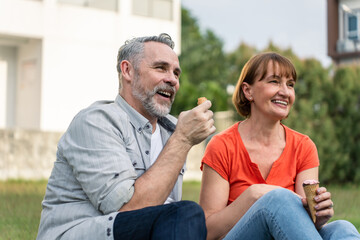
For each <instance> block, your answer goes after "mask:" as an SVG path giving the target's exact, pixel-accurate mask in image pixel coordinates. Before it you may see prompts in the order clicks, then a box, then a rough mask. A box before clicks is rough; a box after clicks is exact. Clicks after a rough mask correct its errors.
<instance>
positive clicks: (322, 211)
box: [302, 187, 334, 229]
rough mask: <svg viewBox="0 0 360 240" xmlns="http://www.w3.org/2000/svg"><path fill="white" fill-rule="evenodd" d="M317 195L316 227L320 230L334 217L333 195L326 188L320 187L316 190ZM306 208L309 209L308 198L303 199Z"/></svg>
mask: <svg viewBox="0 0 360 240" xmlns="http://www.w3.org/2000/svg"><path fill="white" fill-rule="evenodd" d="M316 193H317V195H316V196H315V198H314V199H315V202H316V203H317V204H316V205H315V209H316V221H315V226H316V228H317V229H320V228H321V227H322V226H323V225H324V224H326V223H327V222H328V221H329V220H330V218H332V216H334V208H333V205H334V203H333V201H332V200H331V193H330V192H328V191H327V190H326V188H325V187H319V188H318V189H317V190H316ZM302 203H303V205H304V207H306V208H307V209H308V204H307V201H306V198H302Z"/></svg>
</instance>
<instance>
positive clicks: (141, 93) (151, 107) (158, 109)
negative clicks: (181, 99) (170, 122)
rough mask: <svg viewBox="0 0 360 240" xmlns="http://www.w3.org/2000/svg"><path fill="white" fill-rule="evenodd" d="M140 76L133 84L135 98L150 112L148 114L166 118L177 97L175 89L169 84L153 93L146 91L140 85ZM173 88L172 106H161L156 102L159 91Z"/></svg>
mask: <svg viewBox="0 0 360 240" xmlns="http://www.w3.org/2000/svg"><path fill="white" fill-rule="evenodd" d="M139 83H140V81H139V76H136V78H135V79H134V81H133V83H132V94H133V96H134V97H135V98H136V99H138V100H139V101H141V103H142V105H143V107H144V108H145V109H146V110H147V111H148V113H149V114H150V115H151V116H153V117H156V118H160V117H164V116H166V115H167V114H169V113H170V110H171V106H172V103H173V101H174V97H175V89H174V87H171V86H169V85H167V84H162V85H161V86H156V87H155V88H154V89H153V90H152V91H146V90H145V89H144V87H143V86H142V85H141V84H139ZM169 88H171V89H172V91H173V92H174V94H173V95H172V97H171V103H170V104H162V105H161V104H159V103H157V102H156V101H155V99H154V96H155V94H156V92H157V91H159V89H163V90H164V89H169Z"/></svg>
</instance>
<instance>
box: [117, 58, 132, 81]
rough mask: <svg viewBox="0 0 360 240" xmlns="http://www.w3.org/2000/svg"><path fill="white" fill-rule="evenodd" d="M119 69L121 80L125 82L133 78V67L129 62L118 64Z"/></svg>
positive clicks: (124, 61)
mask: <svg viewBox="0 0 360 240" xmlns="http://www.w3.org/2000/svg"><path fill="white" fill-rule="evenodd" d="M120 69H121V73H122V78H123V80H125V81H127V82H129V81H131V79H132V78H133V74H134V68H133V65H132V64H131V63H130V62H129V61H127V60H123V61H122V62H121V63H120Z"/></svg>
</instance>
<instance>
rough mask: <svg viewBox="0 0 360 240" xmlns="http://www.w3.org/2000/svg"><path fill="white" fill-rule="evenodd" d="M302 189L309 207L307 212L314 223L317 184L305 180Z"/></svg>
mask: <svg viewBox="0 0 360 240" xmlns="http://www.w3.org/2000/svg"><path fill="white" fill-rule="evenodd" d="M303 188H304V191H305V195H306V200H307V203H308V206H309V210H310V214H311V219H312V220H313V222H314V223H315V220H316V216H315V213H316V210H315V205H316V202H315V200H314V197H315V196H316V189H318V188H319V182H318V181H316V180H311V181H309V180H307V181H305V182H304V183H303Z"/></svg>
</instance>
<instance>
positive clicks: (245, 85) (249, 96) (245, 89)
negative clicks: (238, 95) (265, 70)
mask: <svg viewBox="0 0 360 240" xmlns="http://www.w3.org/2000/svg"><path fill="white" fill-rule="evenodd" d="M241 89H242V91H243V93H244V95H245V97H246V99H247V100H249V101H250V102H251V101H252V100H253V96H252V90H251V85H250V84H248V83H247V82H243V83H242V84H241Z"/></svg>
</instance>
